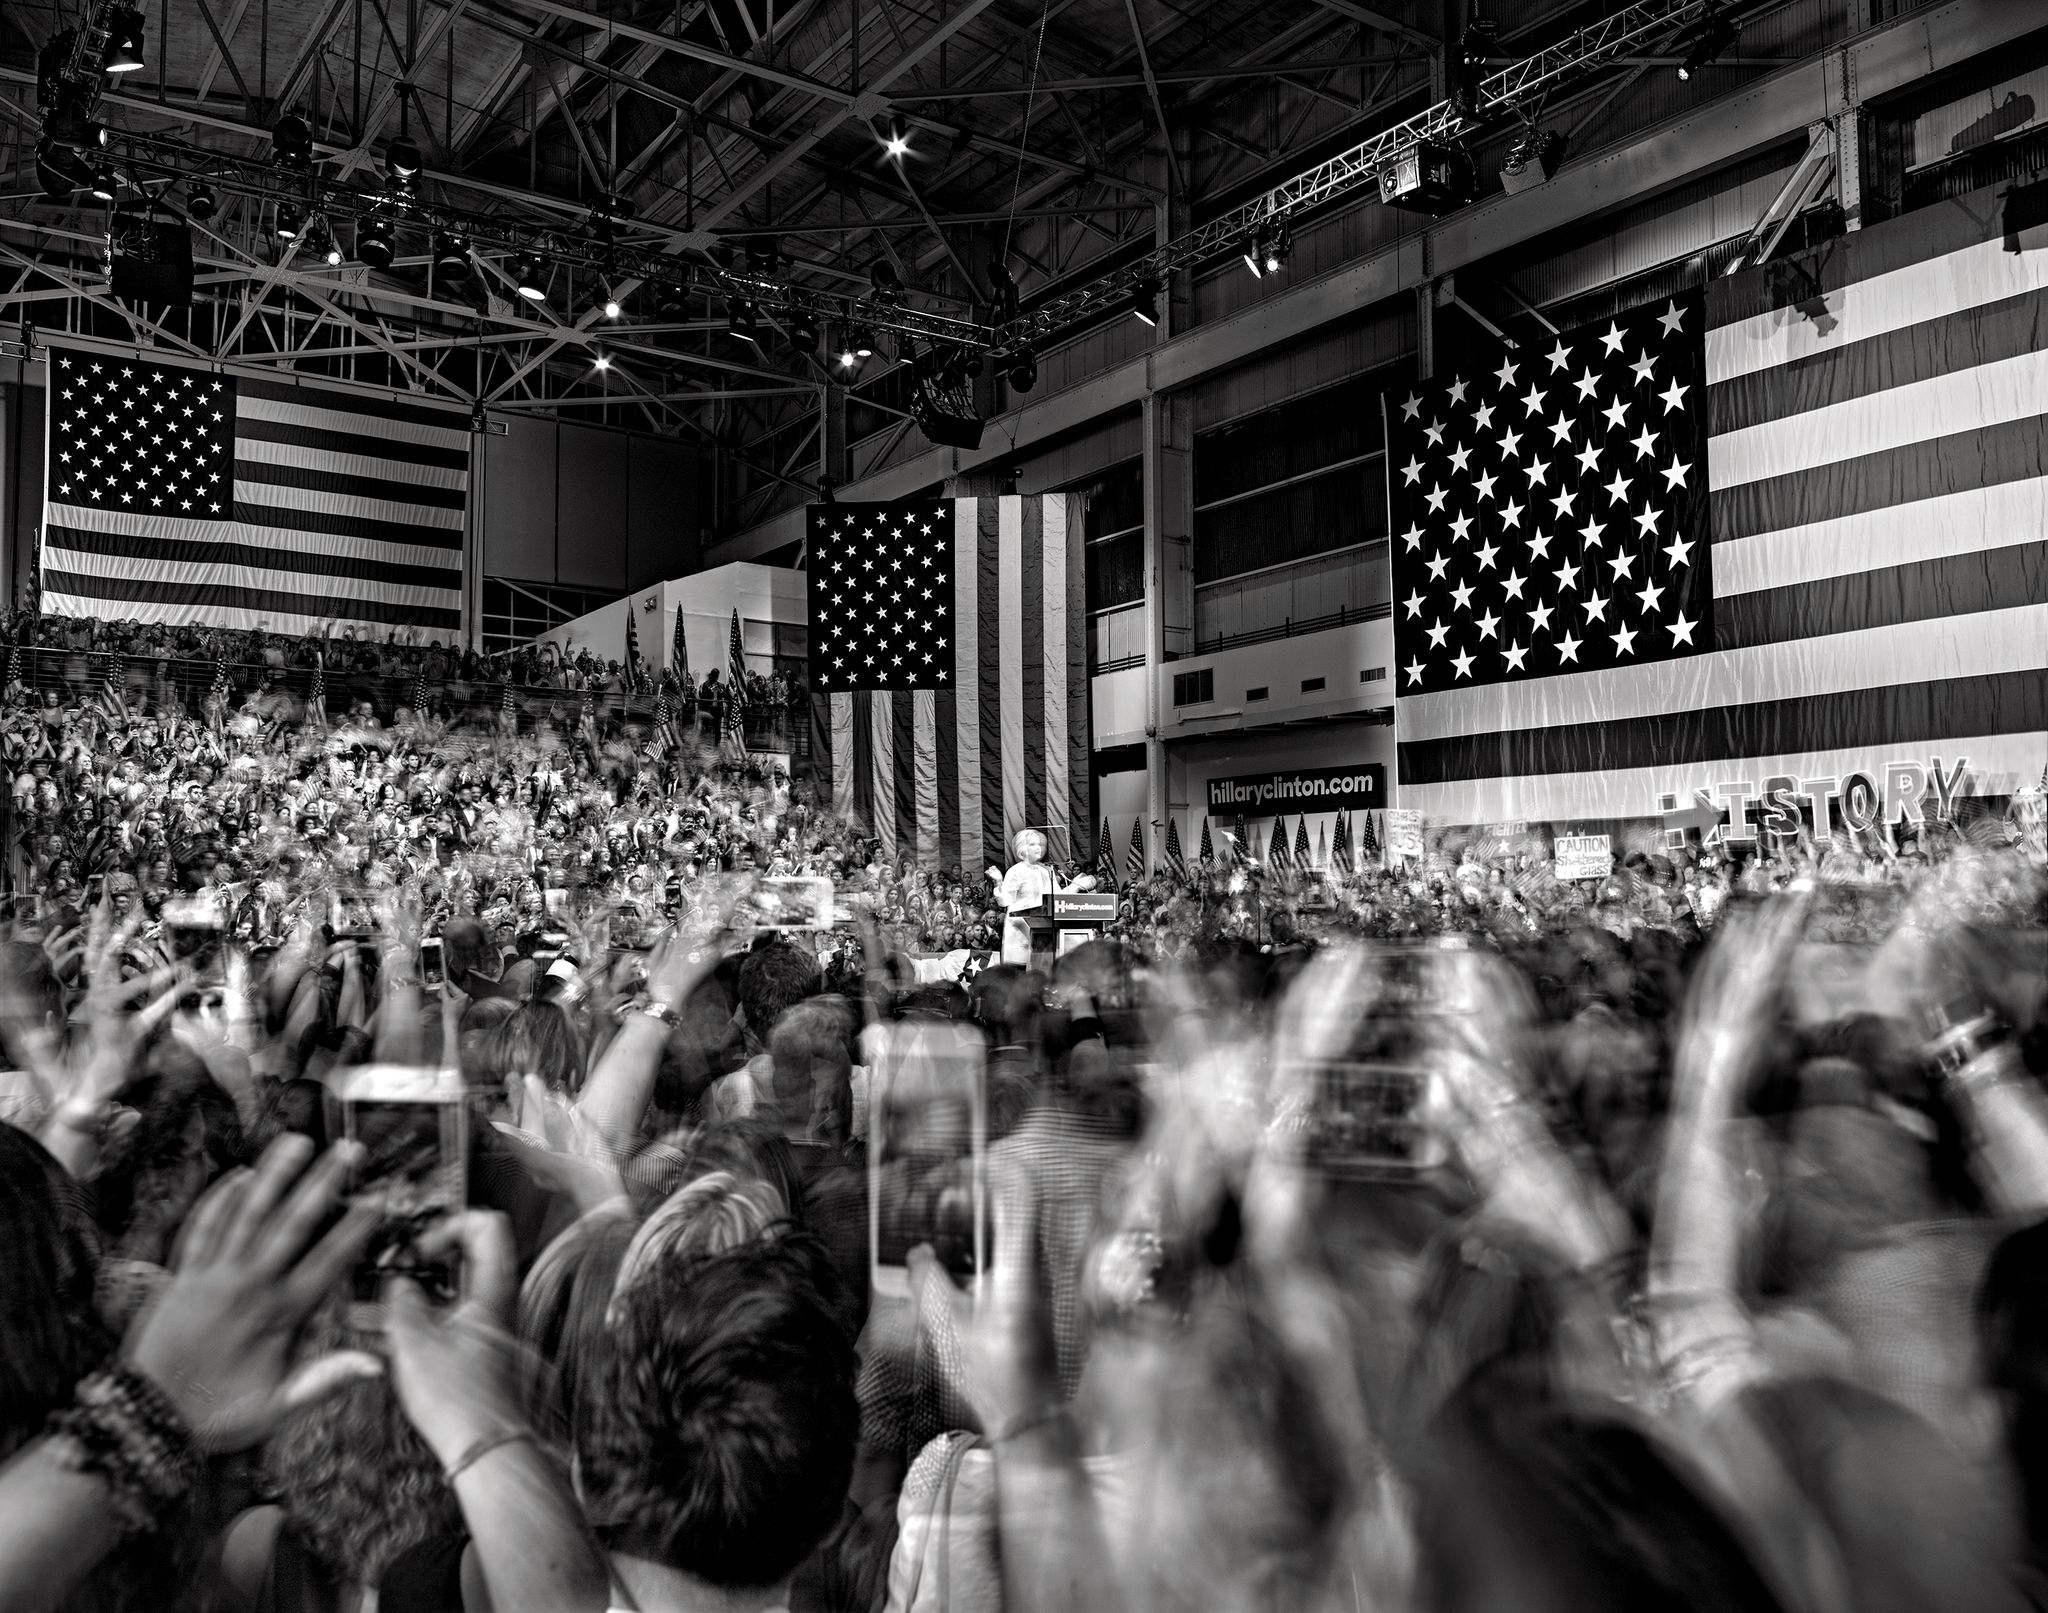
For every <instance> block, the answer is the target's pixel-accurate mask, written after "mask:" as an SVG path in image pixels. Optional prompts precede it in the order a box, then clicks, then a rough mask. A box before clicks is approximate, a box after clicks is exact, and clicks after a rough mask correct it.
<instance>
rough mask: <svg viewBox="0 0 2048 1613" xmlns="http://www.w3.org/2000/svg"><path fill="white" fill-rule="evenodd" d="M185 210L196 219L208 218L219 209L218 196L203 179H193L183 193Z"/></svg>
mask: <svg viewBox="0 0 2048 1613" xmlns="http://www.w3.org/2000/svg"><path fill="white" fill-rule="evenodd" d="M185 211H186V213H187V214H188V215H190V216H191V217H193V218H196V219H202V220H203V219H209V218H212V217H213V215H214V214H216V213H218V212H219V211H220V198H219V197H218V196H216V195H215V194H214V191H213V187H212V186H211V185H209V184H207V183H206V182H205V181H204V180H194V181H193V183H192V188H191V189H190V190H189V191H187V192H186V194H185Z"/></svg>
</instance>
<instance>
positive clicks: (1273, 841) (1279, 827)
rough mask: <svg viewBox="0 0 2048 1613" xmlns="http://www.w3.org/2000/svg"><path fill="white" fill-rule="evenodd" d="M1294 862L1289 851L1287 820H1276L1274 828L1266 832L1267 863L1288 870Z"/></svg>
mask: <svg viewBox="0 0 2048 1613" xmlns="http://www.w3.org/2000/svg"><path fill="white" fill-rule="evenodd" d="M1292 860H1293V859H1292V857H1291V856H1290V855H1289V853H1288V850H1287V819H1286V818H1285V817H1278V818H1275V819H1274V820H1273V827H1272V828H1271V829H1269V830H1268V831H1267V832H1266V861H1267V862H1269V863H1271V864H1272V865H1273V866H1274V867H1275V868H1286V867H1288V866H1289V865H1290V864H1291V862H1292Z"/></svg>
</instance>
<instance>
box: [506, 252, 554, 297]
mask: <svg viewBox="0 0 2048 1613" xmlns="http://www.w3.org/2000/svg"><path fill="white" fill-rule="evenodd" d="M512 284H513V286H514V288H515V289H516V290H517V291H518V293H519V295H520V296H522V297H524V298H525V299H526V300H527V301H528V302H546V301H547V300H548V294H547V288H546V287H545V286H544V285H542V283H541V272H540V260H539V259H537V258H534V257H532V256H523V257H518V258H515V259H513V260H512Z"/></svg>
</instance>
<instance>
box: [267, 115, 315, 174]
mask: <svg viewBox="0 0 2048 1613" xmlns="http://www.w3.org/2000/svg"><path fill="white" fill-rule="evenodd" d="M270 158H271V161H273V162H275V163H276V164H277V165H278V167H280V168H292V169H297V168H305V167H309V166H310V165H311V164H312V161H313V131H312V130H311V129H310V128H308V127H307V125H306V120H305V119H304V118H302V117H300V116H299V115H298V114H297V113H295V112H287V113H286V114H285V115H284V116H283V117H281V118H279V119H278V120H277V122H276V124H275V125H274V126H273V127H272V128H271V131H270Z"/></svg>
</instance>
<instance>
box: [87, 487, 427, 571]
mask: <svg viewBox="0 0 2048 1613" xmlns="http://www.w3.org/2000/svg"><path fill="white" fill-rule="evenodd" d="M242 491H243V490H242V489H241V488H240V487H237V488H236V498H235V520H236V522H237V523H238V524H239V525H241V526H244V527H247V528H249V529H250V531H251V532H252V533H253V534H254V535H255V539H256V541H257V542H259V543H263V542H271V541H277V542H280V543H297V542H299V541H301V540H302V539H304V538H306V537H308V536H312V537H316V538H319V539H323V540H324V539H330V538H342V539H355V540H360V541H361V542H364V543H374V544H382V545H389V546H391V547H393V548H398V547H404V548H409V549H422V548H426V549H439V550H441V551H443V552H444V553H446V554H449V555H451V556H453V557H454V558H453V559H452V560H451V561H450V562H449V563H450V564H451V565H453V566H454V567H456V568H457V569H458V570H459V569H460V568H461V565H462V544H463V532H462V527H461V526H460V525H456V526H452V527H448V528H445V529H444V528H441V527H440V526H439V525H438V523H437V524H436V525H433V526H428V525H424V524H422V523H418V522H413V521H386V520H380V519H375V518H372V517H369V516H361V515H346V514H343V513H341V512H339V511H334V510H313V509H292V508H290V507H287V506H282V505H270V504H264V503H260V502H256V501H253V500H245V499H244V498H242V497H241V493H242ZM85 513H87V512H81V511H79V510H76V509H67V510H66V512H65V514H66V519H68V520H70V521H71V522H72V523H73V524H74V525H76V526H80V527H84V526H85V525H86V524H87V523H86V522H85V520H84V514H85ZM90 513H99V512H90ZM436 513H438V512H436ZM95 530H97V529H95ZM326 552H330V553H331V552H333V551H331V550H328V551H326Z"/></svg>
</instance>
